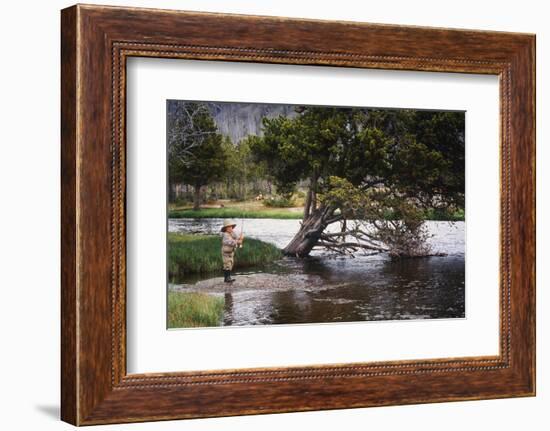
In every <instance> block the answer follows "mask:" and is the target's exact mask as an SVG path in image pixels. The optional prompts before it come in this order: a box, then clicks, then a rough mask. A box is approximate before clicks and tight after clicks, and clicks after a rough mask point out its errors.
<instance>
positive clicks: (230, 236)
mask: <svg viewBox="0 0 550 431" xmlns="http://www.w3.org/2000/svg"><path fill="white" fill-rule="evenodd" d="M235 226H237V224H236V223H233V222H232V221H230V220H224V222H223V226H222V228H221V231H222V259H223V281H225V282H226V283H232V282H234V281H235V279H234V278H231V271H232V270H233V263H234V258H235V249H236V248H237V247H238V246H240V245H242V243H243V240H244V235H243V233H242V232H241V235H240V236H238V235H237V233H236V232H234V229H235Z"/></svg>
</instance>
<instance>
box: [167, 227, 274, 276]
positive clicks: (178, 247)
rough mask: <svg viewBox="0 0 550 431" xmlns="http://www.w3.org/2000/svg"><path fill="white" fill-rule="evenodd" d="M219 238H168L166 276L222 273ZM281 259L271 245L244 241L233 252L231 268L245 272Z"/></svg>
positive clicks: (194, 236)
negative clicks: (252, 267)
mask: <svg viewBox="0 0 550 431" xmlns="http://www.w3.org/2000/svg"><path fill="white" fill-rule="evenodd" d="M221 241H222V240H221V236H217V235H191V234H179V233H169V234H168V275H169V278H170V279H171V280H173V279H174V278H175V277H182V276H185V275H188V274H193V273H206V272H213V271H218V272H219V271H220V270H221V269H222V254H221ZM280 257H281V251H280V250H279V249H278V248H277V247H275V246H274V245H272V244H269V243H266V242H263V241H260V240H258V239H252V238H246V239H245V241H244V244H243V248H239V249H237V251H236V252H235V266H234V268H237V269H238V268H245V267H251V266H256V265H263V264H267V263H271V262H273V261H275V260H277V259H279V258H280Z"/></svg>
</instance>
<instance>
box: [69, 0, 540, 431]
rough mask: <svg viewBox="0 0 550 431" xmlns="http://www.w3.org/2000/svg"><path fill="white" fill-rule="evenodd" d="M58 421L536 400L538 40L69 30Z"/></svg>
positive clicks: (417, 30) (99, 22)
mask: <svg viewBox="0 0 550 431" xmlns="http://www.w3.org/2000/svg"><path fill="white" fill-rule="evenodd" d="M61 18H62V19H61V21H62V22H61V24H62V25H61V50H62V64H61V72H62V94H61V107H62V108H61V111H62V112H61V118H62V151H61V162H62V183H61V191H62V238H61V244H62V247H61V249H62V285H61V293H62V295H61V298H62V304H61V305H62V322H61V336H62V337H61V339H62V345H61V353H62V355H61V356H62V363H61V367H62V368H61V371H62V373H61V375H62V379H61V417H62V420H64V421H66V422H69V423H72V424H74V425H92V424H106V423H122V422H139V421H153V420H168V419H180V418H198V417H213V416H230V415H243V414H259V413H274V412H290V411H308V410H322V409H341V408H353V407H369V406H382V405H397V404H414V403H431V402H442V401H456V400H475V399H491V398H503V397H519V396H534V395H535V104H534V102H535V36H534V35H530V34H517V33H505V32H488V31H475V30H453V29H441V28H424V27H404V26H392V25H380V24H368V23H356V22H333V21H317V20H299V19H289V18H279V17H257V16H245V15H223V14H214V13H198V12H181V11H169V10H156V9H155V10H153V9H135V8H120V7H105V6H94V5H76V6H73V7H70V8H68V9H64V10H63V11H62V13H61Z"/></svg>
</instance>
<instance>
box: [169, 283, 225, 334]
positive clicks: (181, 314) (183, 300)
mask: <svg viewBox="0 0 550 431" xmlns="http://www.w3.org/2000/svg"><path fill="white" fill-rule="evenodd" d="M224 305H225V301H224V299H223V297H218V296H213V295H208V294H205V293H194V292H173V291H172V292H168V327H169V328H198V327H205V326H220V325H221V324H222V319H223V309H224Z"/></svg>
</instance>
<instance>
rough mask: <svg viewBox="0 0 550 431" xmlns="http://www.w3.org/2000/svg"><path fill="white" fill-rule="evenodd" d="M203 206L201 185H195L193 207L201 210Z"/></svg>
mask: <svg viewBox="0 0 550 431" xmlns="http://www.w3.org/2000/svg"><path fill="white" fill-rule="evenodd" d="M200 207H201V186H195V190H194V191H193V209H194V210H195V211H197V210H199V209H200Z"/></svg>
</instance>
